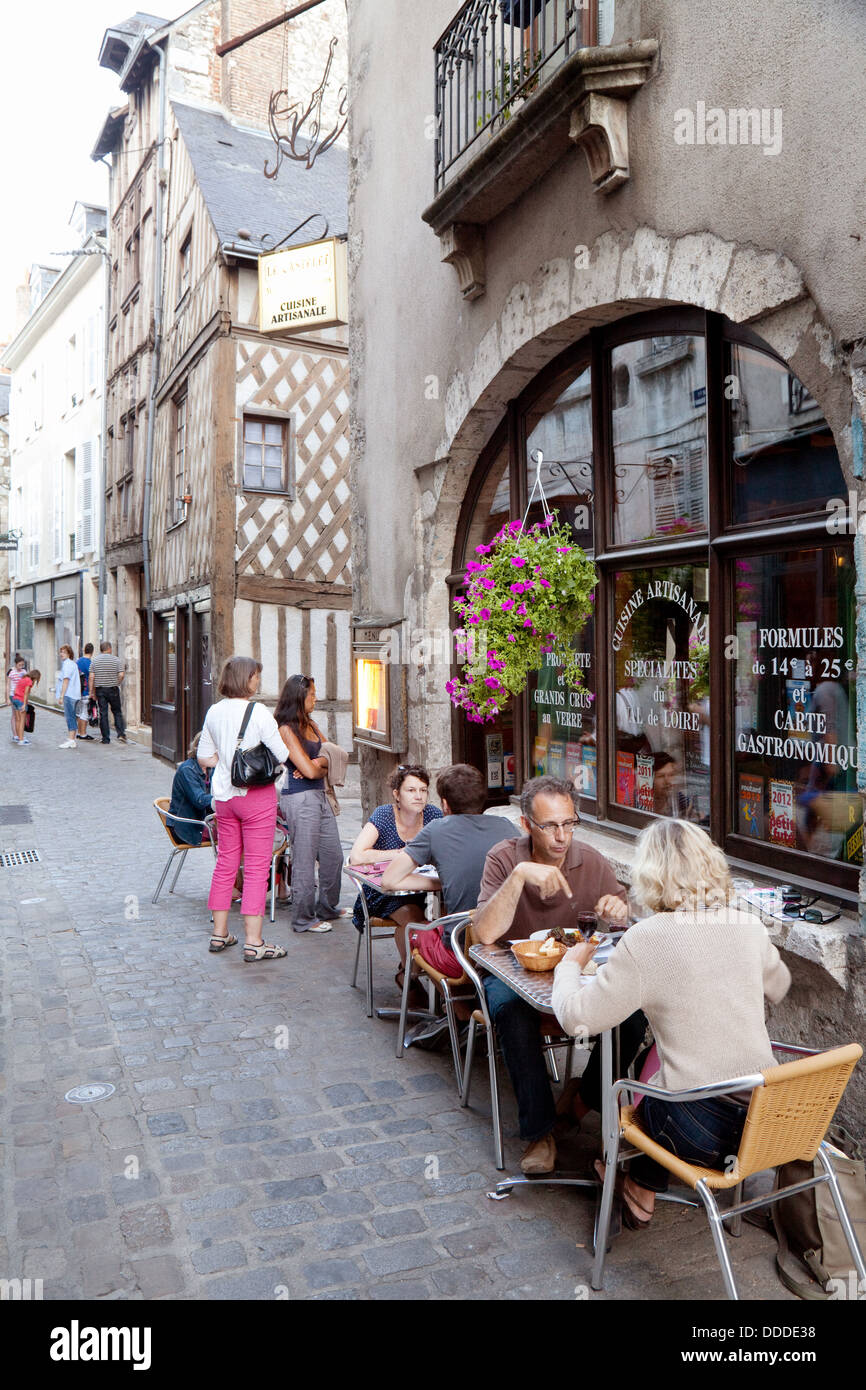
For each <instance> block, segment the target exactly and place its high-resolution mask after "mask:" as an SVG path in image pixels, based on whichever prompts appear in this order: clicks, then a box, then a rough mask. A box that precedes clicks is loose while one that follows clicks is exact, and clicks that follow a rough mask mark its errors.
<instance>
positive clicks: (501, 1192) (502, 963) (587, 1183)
mask: <svg viewBox="0 0 866 1390" xmlns="http://www.w3.org/2000/svg"><path fill="white" fill-rule="evenodd" d="M469 955H470V957H471V958H472V960H473V961H474V962H475V963H476V965H480V966H482V967H483V969H485V970H489V971H490V974H491V975H496V976H497V978H498V979H500V980H504V982H505V984H507V985H509V986H510V987H511V989H513V990H514V993H515V994H516V995H517V996H518V998H520V999H523V1000H524V1002H525V1003H527V1004H531V1005H532V1007H533V1009H537V1010H538V1012H539V1013H541V1014H549V1015H550V1016H551V1017H555V1014H554V1012H553V1005H552V1003H551V998H552V995H553V973H554V972H553V971H552V970H545V971H537V970H524V968H523V966H522V965H518V964H517V961H516V960H515V959H514V956H513V955H512V954H511V952H510V951H509V950H507V949H506V948H504V947H502V946H470V947H469ZM615 1031H617V1033H618V1030H615ZM490 1045H492V1043H488V1046H490ZM613 1049H614V1040H613V1037H612V1034H611V1031H610V1030H608V1031H606V1032H604V1033H602V1034H601V1097H602V1102H601V1103H602V1117H601V1119H602V1134H603V1135H605V1136H607V1135H608V1134H610V1133H611V1131H612V1119H613V1117H612V1114H611V1107H612V1105H613V1097H612V1094H611V1092H612V1087H613ZM605 1144H607V1141H606V1140H605ZM607 1157H608V1155H607V1149H605V1161H607ZM536 1183H545V1184H547V1185H549V1186H553V1187H590V1188H593V1189H594V1190H595V1191H596V1193H600V1191H601V1183H600V1182H599V1181H598V1179H597V1178H578V1177H556V1176H555V1175H554V1176H551V1177H549V1178H548V1177H544V1176H543V1175H541V1176H539V1177H527V1176H525V1175H524V1174H522V1173H521V1174H520V1175H519V1176H515V1177H509V1178H503V1179H502V1181H501V1182H498V1183H497V1184H496V1190H495V1192H488V1194H487V1195H488V1197H493V1198H497V1199H498V1198H501V1197H507V1196H508V1194H509V1193H510V1192H511V1189H512V1188H514V1187H529V1186H530V1185H531V1186H534V1185H535V1184H536Z"/></svg>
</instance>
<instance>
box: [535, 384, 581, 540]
mask: <svg viewBox="0 0 866 1390" xmlns="http://www.w3.org/2000/svg"><path fill="white" fill-rule="evenodd" d="M590 393H591V375H590V369H589V367H587V368H586V369H585V370H584V371H582V372H580V373H579V374H578V375H577V376H576V377H575V379H574V381H572V382H570V383H569V385H568V386H567V387H566V389H565V390H564V391H562V392H561V393H560V394H559V395H558V396H557V397H556V399H555V400H554V401H552V402H551V403H550V404H549V405H547V406H544V404H543V403H542V404H541V406H539V407H536V410H534V411H533V413H532V415H531V416H530V417H529V420H528V422H527V424H528V426H529V429H528V432H527V440H526V470H527V472H526V495H527V497H529V496H530V495H531V493H532V489H533V486H534V484H535V479H536V474H537V464H536V462H535V461H533V459H532V454H533V453H534V452H535V451H536V450H541V453H542V455H543V459H544V461H543V463H542V465H541V478H540V482H541V487H542V489H543V491H544V496H545V498H546V499H547V505H548V508H549V510H550V511H553V512H557V513H558V514H559V519H560V520H561V521H566V522H568V523H569V524H570V525H571V527H572V530H573V531H574V537H575V540H576V541H577V543H578V545H581V546H582V547H583V549H584V550H586V551H587V552H591V551H592V548H593V524H592V499H593V471H592V398H591V394H590ZM545 511H546V508H545V506H544V503H543V502H542V501H541V499H540V498H539V496H538V491H536V495H535V499H534V501H533V504H532V506H531V508H530V511H529V516H528V518H527V521H528V524H530V525H532V524H533V523H535V522H536V521H540V520H541V519H542V517H543V516H544V515H545Z"/></svg>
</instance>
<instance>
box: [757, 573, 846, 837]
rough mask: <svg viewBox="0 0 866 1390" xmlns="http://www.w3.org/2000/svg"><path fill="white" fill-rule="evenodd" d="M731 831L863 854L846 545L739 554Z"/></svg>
mask: <svg viewBox="0 0 866 1390" xmlns="http://www.w3.org/2000/svg"><path fill="white" fill-rule="evenodd" d="M734 603H735V611H736V621H737V631H736V636H737V649H736V650H737V661H736V673H735V684H734V693H735V701H734V703H735V733H736V753H735V765H736V786H735V793H736V804H735V815H736V824H735V826H734V829H735V830H739V833H740V834H741V835H745V836H746V837H747V838H748V839H750V840H751V839H754V840H757V841H769V842H770V843H772V844H777V845H788V846H790V847H792V848H796V849H801V850H806V851H808V853H810V854H817V855H821V856H822V857H824V858H827V859H842V860H845V861H847V862H848V863H852V864H860V863H862V861H863V818H862V799H861V797H860V794H859V792H858V791H857V774H856V762H857V750H856V746H855V745H856V734H855V725H854V721H855V708H854V674H855V672H854V667H855V643H854V638H855V617H854V565H853V557H852V554H851V551H850V548H846V549H842V548H838V549H837V548H834V549H826V550H794V551H785V552H782V553H776V554H773V555H762V556H757V557H754V558H752V559H748V560H746V559H743V560H737V561H736V562H735V565H734Z"/></svg>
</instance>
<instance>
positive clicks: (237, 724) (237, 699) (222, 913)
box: [196, 656, 286, 962]
mask: <svg viewBox="0 0 866 1390" xmlns="http://www.w3.org/2000/svg"><path fill="white" fill-rule="evenodd" d="M261 676H262V664H261V662H260V661H254V660H253V659H252V658H251V657H248V656H232V657H229V659H228V661H227V662H226V663H225V665H224V666H223V669H222V671H221V673H220V678H219V684H218V686H217V691H218V693H219V694H220V695H221V696H222V697H223V698H222V699H221V700H218V701H217V703H216V704H215V705H211V707H210V709H209V710H208V712H207V717H206V718H205V721H204V728H203V729H202V734H201V739H200V740H199V745H198V750H197V754H196V756H197V758H198V761H199V763H200V764H201V766H202V767H211V768H213V769H214V771H213V775H212V777H211V792H212V794H213V797H214V802H215V806H216V819H217V862H216V865H215V867H214V871H213V878H212V880H211V887H210V895H209V897H208V900H207V905H208V907H209V908H210V910H211V911H212V913H213V936H212V937H211V939H210V950H211V951H224V950H226V948H227V947H229V946H235V945H236V944H237V937H236V936H229V933H228V919H229V908H230V906H231V900H232V885H233V884H234V882H235V880H236V878H237V873H238V869H239V868H240V862H241V855H243V860H244V886H243V897H242V899H241V916H242V917H243V919H244V931H245V934H246V943H245V945H244V960H245V961H248V962H251V961H256V960H276V959H277V958H278V957H280V956H284V955H285V954H286V951H285V947H284V946H274V945H271V944H270V943H268V942H266V941H264V940H263V939H262V919H263V917H264V915H265V898H266V896H267V887H268V876H269V874H270V868H271V855H272V854H273V847H274V830H275V829H276V824H277V792H276V787H275V785H274V783H273V782H271V783H269V785H268V786H265V787H249V788H246V787H236V786H234V785H233V783H232V760H233V758H234V755H235V751H236V750H237V748H238V747H240V748H241V749H242V750H244V751H247V750H249V749H251V748H255V747H256V746H257V745H258V744H260V743H263V744H265V745H266V747H268V748H269V749H270V750H271V753H272V754H273V755H274V757H275V758H276V759H277V760H278V761H279V762H280V763H283V762H285V759H286V747H285V744H284V743H283V740H282V739H281V738H280V734H279V731H278V729H277V725H276V721H275V720H274V716H273V715H272V714H271V713H270V711H268V710H266V709H265V708H264V706H263V705H260V704H257V703H256V702H255V696H256V695H257V694H258V690H259V686H260V684H261ZM250 706H252V708H251V709H250ZM248 713H249V719H248V722H247V725H246V728H245V730H244V732H243V736H241V727H242V725H243V723H244V719H245V718H246V717H247V714H248Z"/></svg>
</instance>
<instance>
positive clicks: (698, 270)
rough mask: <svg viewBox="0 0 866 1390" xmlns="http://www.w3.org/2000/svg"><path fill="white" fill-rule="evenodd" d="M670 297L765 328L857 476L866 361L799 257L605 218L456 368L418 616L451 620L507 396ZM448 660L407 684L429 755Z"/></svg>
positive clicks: (518, 295)
mask: <svg viewBox="0 0 866 1390" xmlns="http://www.w3.org/2000/svg"><path fill="white" fill-rule="evenodd" d="M666 305H670V306H674V305H690V306H693V307H697V308H702V309H706V310H708V311H711V312H715V313H719V314H724V315H725V317H727V318H729V319H731V320H732V321H733V322H735V323H741V324H748V325H749V326H750V327H751V328H752V329H753V330H754V332H756V333H757V334H759V335H760V336H761V337H762V338H763V339H764V340H765V341H766V342H767V344H768V345H769V346H770V347H771V348H773V349H774V351H776V352H777V353H778V354H779V356H780V357H782V358H783V359H784V360H785V361H786V362H788V363H789V364H790V365H791V369H792V371H794V372H796V374H797V376H799V377H800V379H801V380H802V381H803V383H804V384H805V385H806V386H807V387H808V389H809V391H810V392H811V394H812V395H813V397H814V398H815V400H816V401H818V402H819V404H820V405H821V407H822V409H823V411H824V414H825V417H826V419H827V421H828V423H829V425H830V427H831V429H832V430H833V434H834V437H835V439H836V443H837V446H838V448H839V454H840V458H841V461H842V466H843V469H844V471H845V475H846V478H847V479H848V480H849V484H850V483H851V481H852V478H853V474H852V455H853V447H854V435H853V432H852V424H853V423H855V422H856V415H855V413H854V412H855V410H856V406H857V405H858V404H859V406H860V408H861V410H862V411H863V412H864V414H866V372H859V373H858V372H857V371H854V372H853V373H852V362H851V357H850V353H849V352H848V351H846V350H843V349H842V348H841V347H840V346H839V345H837V344H836V343H835V342H834V339H833V335H832V333H831V331H830V329H829V327H828V326H827V324H826V323H825V322H824V321H823V319H822V318H821V315H820V313H819V311H818V308H817V306H816V304H815V302H814V301H813V300H812V298H811V297H810V295H809V294H808V292H807V290H806V287H805V285H804V282H803V277H802V274H801V272H800V271H799V270H798V269H797V267H796V266H795V265H794V264H793V262H792V261H790V260H789V259H788V258H787V257H786V256H784V255H783V254H781V253H780V252H777V251H765V250H761V249H759V248H756V247H754V246H749V245H740V244H738V243H735V242H730V241H723V240H722V239H721V238H720V237H717V236H715V235H714V234H713V233H712V232H706V231H705V232H699V233H693V234H689V235H685V236H680V237H667V236H663V235H662V234H661V233H659V232H657V231H656V230H655V229H654V228H652V227H640V228H638V229H637V230H636V231H635V232H633V233H628V232H622V233H615V232H605V233H603V235H601V236H600V237H598V238H597V240H596V241H595V242H594V243H593V245H592V246H591V247H577V248H576V251H575V255H574V257H573V258H566V257H562V258H559V259H557V260H553V261H547V262H545V263H543V264H541V265H539V266H538V267H537V269H536V270H535V271H534V273H533V274H532V276H531V277H530V278H529V279H527V280H523V281H520V282H519V283H517V284H515V285H514V286H513V287H512V289H511V290H510V291H509V293H508V294H507V295H506V296H505V298H504V300H503V303H502V308H501V310H500V313H499V316H498V318H497V320H496V322H495V323H494V324H492V325H491V327H490V328H489V329H488V331H487V332H486V333H485V335H484V337H483V338H482V339H481V340H480V341H479V343H478V344H477V346H476V348H475V352H474V355H473V358H472V362H471V364H469V365H468V366H467V367H465V368H458V369H457V370H455V371H454V373H453V374H452V376H451V378H450V380H449V382H448V385H447V388H446V392H445V421H444V431H443V434H442V436H441V439H440V443H439V446H438V448H437V452H436V459H435V460H434V461H433V462H432V463H430V464H428V465H427V466H426V467H424V468H422V469H419V470H418V483H419V494H420V495H419V504H418V508H417V510H416V513H415V537H416V571H415V576H414V583H413V591H414V592H413V599H414V602H412V603H411V605H410V607H409V608H407V610H406V611H407V612H411V614H412V618H411V621H412V622H413V623H414V624H415V625H416V626H418V627H422V628H424V629H426V630H427V631H432V632H446V631H447V630H448V627H449V606H448V590H447V585H446V584H445V583H444V580H445V579H446V578H447V576H448V574H449V573H450V571H451V563H452V555H453V544H454V535H455V531H456V527H457V521H458V518H459V515H460V508H461V506H462V502H463V497H464V494H465V491H466V485H467V482H468V479H469V475H470V473H471V471H472V468H473V467H474V465H475V462H476V460H477V458H478V454H479V452H480V450H481V449H482V448H483V447H484V445H485V444H486V443H487V442H488V440H489V439H490V436H491V435H492V433H493V431H494V429H495V428H496V426H497V424H498V423H499V421H500V420H501V419H502V416H503V414H504V412H505V409H506V406H507V404H508V401H509V400H511V399H513V398H514V397H515V396H517V395H519V394H520V392H521V391H522V390H523V389H524V387H525V386H527V385H528V384H529V383H530V382H531V381H532V380H533V378H534V377H535V376H536V375H537V373H538V372H539V371H540V370H541V368H542V367H544V366H545V365H546V364H547V363H548V362H549V361H551V360H552V359H553V358H554V357H555V356H556V355H557V354H558V353H559V352H561V351H562V349H563V348H565V347H567V346H568V345H569V344H570V343H573V342H575V341H576V340H577V339H578V338H580V337H582V336H583V335H584V334H585V333H587V332H588V331H589V329H590V328H593V327H595V326H598V325H601V324H604V323H609V322H612V321H613V320H615V319H618V318H622V317H624V316H626V315H627V314H632V313H636V312H639V311H641V310H643V309H651V308H662V307H664V306H666ZM859 377H863V378H864V380H863V382H862V383H859ZM858 384H862V385H863V388H864V389H863V391H862V392H860V391H857V389H856V388H857V386H858ZM852 386H853V387H854V388H855V389H854V392H853V397H852ZM861 396H862V400H861V399H860V398H861ZM447 664H448V657H447V655H446V659H445V661H443V662H440V661H434V662H432V663H431V664H430V665H428V666H427V667H426V668H424V669H420V670H413V668H411V667H410V676H409V680H410V695H411V696H412V697H413V699H414V700H416V701H417V702H418V705H417V708H418V709H419V710H420V711H421V713H420V719H421V725H420V726H419V728H418V729H417V730H410V752H411V750H412V744H413V741H415V740H417V742H416V750H415V751H418V750H420V748H421V747H426V748H427V749H428V753H427V756H428V759H429V762H428V765H429V766H431V767H438V766H441V765H442V762H444V761H446V760H447V759H448V758H449V757H450V719H449V717H448V713H447V711H448V709H449V706H448V700H447V696H445V692H444V683H445V680H446V679H447V677H446V676H445V675H443V670H444V668H445V666H447ZM437 714H441V718H437V717H436V716H437ZM431 716H432V717H431Z"/></svg>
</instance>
